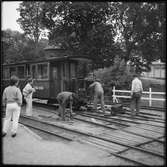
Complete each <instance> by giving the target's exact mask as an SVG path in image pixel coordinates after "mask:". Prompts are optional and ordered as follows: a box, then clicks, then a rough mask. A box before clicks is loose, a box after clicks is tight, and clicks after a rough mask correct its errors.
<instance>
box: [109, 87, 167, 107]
mask: <svg viewBox="0 0 167 167" xmlns="http://www.w3.org/2000/svg"><path fill="white" fill-rule="evenodd" d="M117 92H120V93H129V94H130V93H131V91H129V90H116V89H115V86H114V87H113V95H112V98H113V102H117V101H118V100H117V98H128V99H130V98H131V95H129V96H127V95H126V96H125V95H116V93H117ZM144 94H146V95H147V94H148V95H149V96H148V97H142V98H141V99H142V100H149V107H151V106H152V101H154V100H155V101H166V98H155V97H152V96H153V95H162V96H163V95H165V92H152V89H151V88H149V91H148V92H147V91H143V93H142V96H143V95H144Z"/></svg>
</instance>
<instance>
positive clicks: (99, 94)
mask: <svg viewBox="0 0 167 167" xmlns="http://www.w3.org/2000/svg"><path fill="white" fill-rule="evenodd" d="M90 88H93V89H94V101H93V105H94V110H95V111H97V101H98V98H99V99H100V103H101V109H102V111H103V112H105V110H104V90H103V87H102V84H101V83H100V80H99V79H96V80H95V81H94V82H93V83H92V84H91V85H90V86H89V88H88V89H90Z"/></svg>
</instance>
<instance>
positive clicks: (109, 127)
mask: <svg viewBox="0 0 167 167" xmlns="http://www.w3.org/2000/svg"><path fill="white" fill-rule="evenodd" d="M47 112H51V113H54V114H56V113H55V112H54V111H51V110H48V111H47ZM76 115H77V114H76ZM73 119H75V120H79V121H82V122H87V123H90V124H94V125H96V126H101V127H104V128H108V129H113V130H120V131H123V132H126V133H129V134H133V135H136V136H140V137H144V138H147V139H151V140H155V141H157V142H159V143H164V142H163V141H161V140H158V139H156V138H152V137H149V136H144V135H142V134H139V133H135V132H131V131H128V130H125V129H119V128H116V127H111V126H107V125H103V124H100V123H96V122H92V121H88V120H85V119H81V118H76V117H74V118H73Z"/></svg>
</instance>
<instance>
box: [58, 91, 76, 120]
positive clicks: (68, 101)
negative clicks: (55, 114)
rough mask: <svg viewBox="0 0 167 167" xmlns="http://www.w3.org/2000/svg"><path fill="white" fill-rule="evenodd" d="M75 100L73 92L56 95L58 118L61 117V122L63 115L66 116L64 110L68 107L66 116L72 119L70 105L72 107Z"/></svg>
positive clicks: (63, 118)
mask: <svg viewBox="0 0 167 167" xmlns="http://www.w3.org/2000/svg"><path fill="white" fill-rule="evenodd" d="M75 99H77V95H76V94H75V93H73V92H67V91H64V92H60V93H59V94H58V95H57V101H58V103H59V116H60V117H61V119H62V120H63V121H65V115H66V108H67V107H68V105H69V107H70V110H68V111H69V113H68V114H70V118H71V119H73V116H72V105H73V101H74V100H75Z"/></svg>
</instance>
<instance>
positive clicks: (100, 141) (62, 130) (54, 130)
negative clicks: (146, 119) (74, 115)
mask: <svg viewBox="0 0 167 167" xmlns="http://www.w3.org/2000/svg"><path fill="white" fill-rule="evenodd" d="M20 123H22V124H24V125H26V126H29V127H31V128H35V129H38V130H41V131H43V132H45V133H49V134H51V135H56V136H57V137H61V138H62V139H65V140H68V141H74V140H78V139H79V140H81V141H82V142H85V143H88V144H93V145H96V146H97V147H100V148H102V149H105V150H107V152H109V153H110V154H111V155H114V156H116V157H119V158H121V159H124V160H127V161H129V162H132V163H135V164H136V165H148V166H149V165H150V164H149V163H147V162H144V163H143V162H142V161H139V160H135V159H132V158H129V157H126V156H123V155H120V153H119V152H120V151H116V152H115V151H113V147H112V145H111V144H113V143H114V144H116V145H118V146H119V147H120V146H121V147H124V150H128V149H133V150H135V151H139V152H142V153H144V154H146V155H149V156H150V155H151V156H153V157H158V158H161V159H164V155H162V154H160V153H157V152H152V151H150V150H147V149H143V148H140V147H137V146H133V145H129V144H125V143H124V142H122V141H121V142H120V139H119V140H118V138H114V137H113V136H112V137H111V138H106V137H100V136H97V135H94V134H92V133H86V132H82V131H79V130H76V129H71V128H67V127H63V126H60V125H55V124H53V123H49V122H46V121H41V120H39V119H37V118H33V117H26V116H21V119H20Z"/></svg>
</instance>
